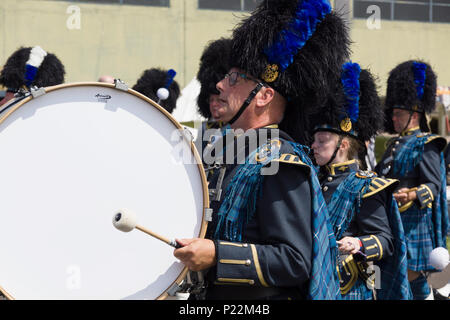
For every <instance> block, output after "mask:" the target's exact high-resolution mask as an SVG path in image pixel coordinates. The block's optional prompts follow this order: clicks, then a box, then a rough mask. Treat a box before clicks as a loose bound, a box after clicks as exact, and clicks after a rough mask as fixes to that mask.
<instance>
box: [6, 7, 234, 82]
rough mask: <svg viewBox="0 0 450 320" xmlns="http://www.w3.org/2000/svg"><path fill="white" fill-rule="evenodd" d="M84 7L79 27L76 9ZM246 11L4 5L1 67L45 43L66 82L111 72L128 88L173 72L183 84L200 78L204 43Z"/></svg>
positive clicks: (225, 31) (226, 32)
mask: <svg viewBox="0 0 450 320" xmlns="http://www.w3.org/2000/svg"><path fill="white" fill-rule="evenodd" d="M71 6H76V7H78V8H79V13H80V14H79V17H80V18H79V22H80V23H79V28H77V21H76V19H75V17H76V12H74V11H71V10H70V9H71ZM241 14H242V13H241V12H231V11H216V10H197V1H195V0H172V1H171V7H170V8H164V7H152V6H131V5H116V4H115V5H109V4H89V3H79V2H68V1H45V0H1V1H0V35H1V37H0V65H3V64H4V62H5V61H6V59H7V58H8V57H9V55H11V53H12V52H14V51H15V50H16V49H17V48H19V47H20V46H34V45H40V46H41V47H42V48H44V49H45V50H46V51H48V52H52V53H55V54H56V55H57V56H58V57H59V58H60V59H61V60H62V62H63V63H64V65H65V67H66V73H67V74H66V82H79V81H95V80H96V79H98V77H99V76H100V75H102V74H111V75H113V76H115V77H117V78H120V79H122V80H123V81H125V82H126V83H127V84H129V85H130V86H132V85H134V84H135V83H136V80H137V79H138V78H139V76H140V74H141V73H142V72H143V71H144V70H145V69H148V68H152V67H162V68H166V69H169V68H173V69H175V70H176V71H177V73H178V74H177V77H176V78H175V79H176V80H177V81H178V83H179V84H180V86H181V87H183V86H185V85H186V84H187V83H188V82H189V81H190V80H191V79H192V78H193V77H194V76H195V74H196V73H197V69H198V61H199V58H200V55H201V53H202V50H203V48H204V46H205V44H206V43H207V42H208V41H210V40H214V39H217V38H219V37H221V36H229V35H230V31H231V29H232V28H233V26H234V25H235V24H236V22H237V21H239V19H238V18H236V15H241Z"/></svg>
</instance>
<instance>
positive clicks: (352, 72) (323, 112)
mask: <svg viewBox="0 0 450 320" xmlns="http://www.w3.org/2000/svg"><path fill="white" fill-rule="evenodd" d="M383 116H384V114H383V110H382V108H381V102H380V98H379V96H378V92H377V87H376V84H375V80H374V78H373V76H372V75H371V73H370V72H369V71H368V70H365V69H361V67H360V66H359V64H357V63H352V62H347V63H345V64H344V65H343V66H342V75H341V80H340V82H339V83H338V85H337V86H336V91H335V93H334V94H332V95H330V97H329V98H328V101H327V103H326V104H324V105H323V106H322V107H321V108H317V109H316V111H315V112H314V115H313V116H312V117H311V119H312V121H311V122H312V124H313V126H314V130H313V132H317V131H331V132H334V133H337V134H340V135H348V136H351V137H353V138H355V139H357V140H359V141H361V142H365V141H368V140H370V138H371V137H373V136H375V135H376V134H377V133H379V131H380V130H381V129H382V128H383Z"/></svg>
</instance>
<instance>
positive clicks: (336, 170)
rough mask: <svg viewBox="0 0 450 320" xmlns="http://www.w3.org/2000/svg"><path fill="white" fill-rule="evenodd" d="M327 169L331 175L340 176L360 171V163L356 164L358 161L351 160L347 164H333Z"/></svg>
mask: <svg viewBox="0 0 450 320" xmlns="http://www.w3.org/2000/svg"><path fill="white" fill-rule="evenodd" d="M327 169H328V171H329V172H330V174H331V175H333V176H334V175H338V174H343V173H348V172H353V171H358V170H359V166H358V162H356V160H355V159H353V160H349V161H345V162H341V163H333V164H331V165H329V166H327Z"/></svg>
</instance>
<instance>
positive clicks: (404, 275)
mask: <svg viewBox="0 0 450 320" xmlns="http://www.w3.org/2000/svg"><path fill="white" fill-rule="evenodd" d="M388 205H389V207H388V210H387V212H388V219H389V226H390V227H391V231H392V235H393V240H394V253H393V255H392V256H391V257H387V258H384V259H382V260H381V261H379V262H377V263H376V264H377V265H378V266H379V267H380V270H381V284H380V289H378V290H377V299H379V300H411V299H412V293H411V288H410V285H409V281H408V270H407V269H408V265H407V260H408V259H407V245H406V236H405V232H404V229H403V224H402V221H401V216H400V212H399V211H398V206H397V201H395V199H394V197H393V196H391V202H390V204H388Z"/></svg>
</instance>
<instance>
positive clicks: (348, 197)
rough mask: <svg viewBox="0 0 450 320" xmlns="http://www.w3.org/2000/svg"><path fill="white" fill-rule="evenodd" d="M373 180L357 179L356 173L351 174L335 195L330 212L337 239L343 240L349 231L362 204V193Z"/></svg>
mask: <svg viewBox="0 0 450 320" xmlns="http://www.w3.org/2000/svg"><path fill="white" fill-rule="evenodd" d="M370 181H371V179H361V178H358V177H356V172H352V173H350V174H349V175H348V176H347V177H346V178H345V179H344V181H342V183H341V184H340V185H339V186H338V187H337V189H336V191H335V192H334V193H333V196H332V198H331V201H330V203H329V204H328V211H329V216H330V223H331V225H332V227H333V232H334V235H335V237H336V239H341V238H342V234H344V232H345V231H346V230H347V228H348V225H349V223H350V221H352V219H353V216H354V215H355V211H356V213H358V211H359V208H360V204H361V196H362V194H361V191H362V190H363V189H364V187H366V186H368V185H370Z"/></svg>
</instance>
